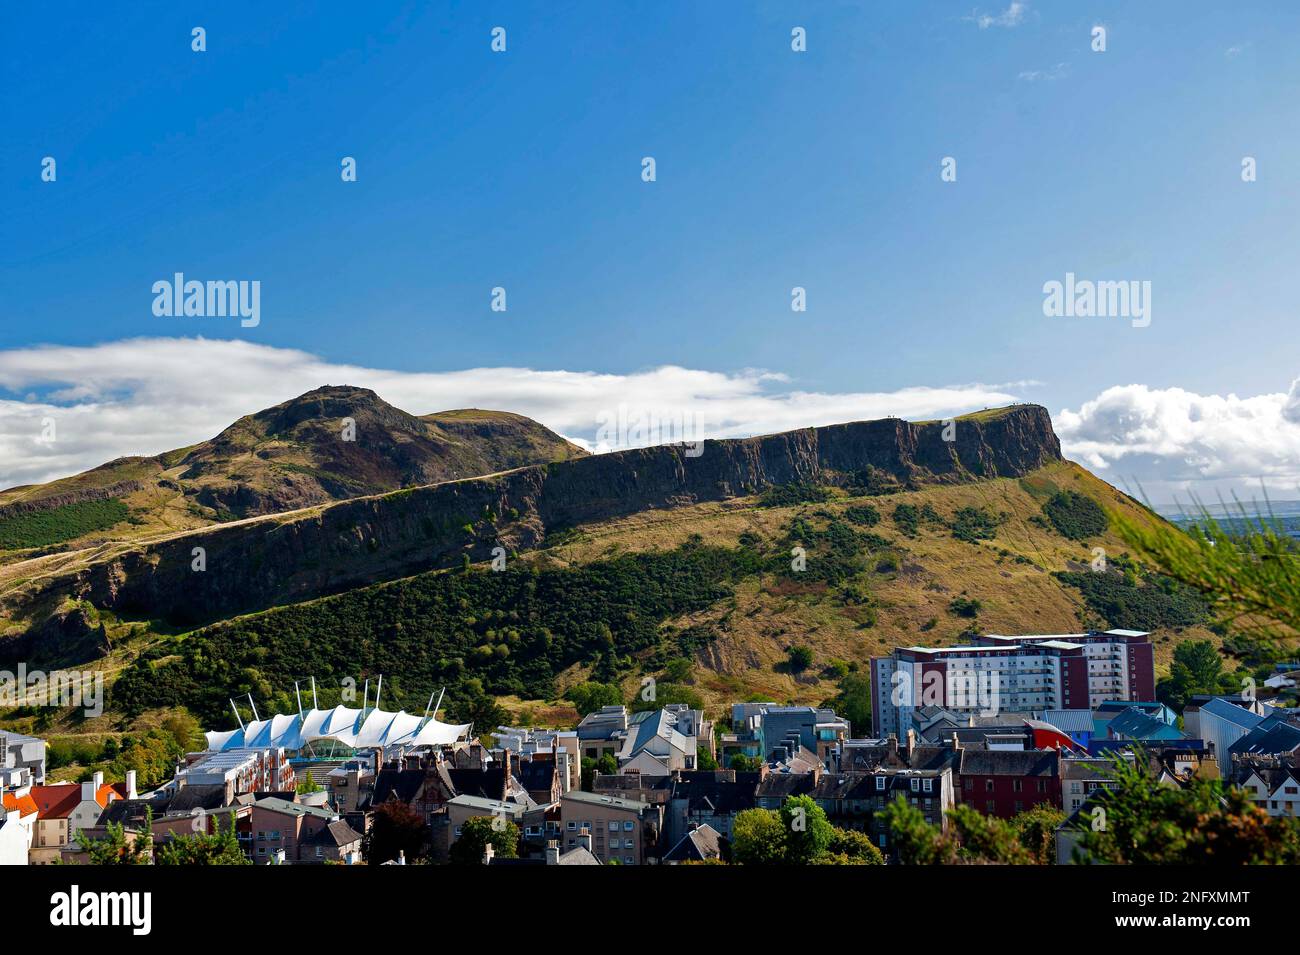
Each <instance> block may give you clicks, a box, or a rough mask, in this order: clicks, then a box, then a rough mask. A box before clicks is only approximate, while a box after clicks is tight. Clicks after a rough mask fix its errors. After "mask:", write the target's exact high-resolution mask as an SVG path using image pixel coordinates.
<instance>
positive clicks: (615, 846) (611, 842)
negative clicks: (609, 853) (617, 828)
mask: <svg viewBox="0 0 1300 955" xmlns="http://www.w3.org/2000/svg"><path fill="white" fill-rule="evenodd" d="M609 847H610V848H611V849H618V848H621V846H619V844H618V840H617V839H610V840H609Z"/></svg>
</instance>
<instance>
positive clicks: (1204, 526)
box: [1112, 511, 1300, 647]
mask: <svg viewBox="0 0 1300 955" xmlns="http://www.w3.org/2000/svg"><path fill="white" fill-rule="evenodd" d="M1112 521H1113V523H1114V524H1115V527H1116V531H1117V532H1118V533H1119V535H1120V536H1121V537H1122V538H1124V540H1125V542H1126V543H1127V544H1128V545H1129V546H1130V547H1131V548H1133V550H1134V552H1135V553H1137V554H1138V556H1139V557H1141V558H1143V559H1144V560H1147V561H1149V562H1151V563H1153V564H1155V565H1157V566H1159V567H1160V568H1161V569H1162V570H1163V571H1164V572H1165V573H1167V574H1168V575H1169V576H1170V577H1172V578H1173V579H1175V580H1177V581H1179V582H1180V583H1181V584H1182V585H1183V586H1185V587H1187V588H1190V589H1191V590H1193V591H1195V592H1196V593H1197V594H1199V595H1200V597H1201V598H1202V600H1203V601H1204V603H1205V604H1207V605H1208V606H1209V608H1210V609H1211V610H1212V611H1213V612H1214V613H1215V615H1216V616H1217V617H1218V619H1219V620H1221V621H1224V622H1226V623H1230V624H1233V625H1234V626H1236V627H1237V629H1238V630H1239V631H1240V634H1239V637H1238V639H1239V640H1245V639H1256V640H1266V641H1274V640H1276V641H1279V642H1281V643H1284V644H1289V645H1291V646H1292V647H1294V645H1295V642H1296V640H1297V636H1298V635H1300V553H1298V552H1297V547H1296V542H1295V540H1293V539H1292V538H1291V537H1289V536H1288V535H1286V534H1285V533H1284V532H1282V531H1281V530H1279V529H1278V528H1276V527H1274V526H1270V524H1269V523H1268V522H1267V521H1266V520H1265V519H1263V518H1254V519H1251V518H1247V516H1246V515H1245V513H1244V511H1243V515H1242V518H1241V519H1239V520H1236V521H1234V522H1233V524H1232V527H1230V528H1224V527H1221V526H1220V525H1219V524H1218V523H1217V522H1216V521H1215V520H1213V519H1212V518H1210V517H1209V515H1208V514H1207V515H1205V517H1204V518H1203V520H1202V521H1201V522H1200V523H1199V524H1198V525H1197V526H1194V527H1192V528H1190V529H1189V530H1188V531H1186V532H1184V531H1180V530H1179V529H1178V528H1176V527H1173V526H1172V525H1169V524H1164V523H1159V524H1156V523H1139V522H1138V521H1136V520H1133V519H1131V518H1128V517H1126V516H1123V515H1118V514H1115V515H1112ZM1148 629H1149V628H1148Z"/></svg>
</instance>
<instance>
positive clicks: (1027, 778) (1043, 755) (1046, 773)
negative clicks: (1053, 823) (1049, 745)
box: [957, 749, 1061, 819]
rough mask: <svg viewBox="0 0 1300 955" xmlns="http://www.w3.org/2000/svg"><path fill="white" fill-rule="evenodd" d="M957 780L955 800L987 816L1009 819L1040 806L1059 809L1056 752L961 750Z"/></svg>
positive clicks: (1058, 778) (1053, 750) (1057, 751)
mask: <svg viewBox="0 0 1300 955" xmlns="http://www.w3.org/2000/svg"><path fill="white" fill-rule="evenodd" d="M958 778H959V780H960V782H959V785H958V787H957V792H958V798H959V799H960V800H961V801H962V802H964V803H966V804H967V805H969V806H973V807H974V808H976V809H978V810H979V811H980V812H982V813H985V814H986V815H989V816H997V817H998V818H1000V819H1010V818H1011V817H1012V816H1015V815H1017V814H1019V813H1022V812H1024V811H1025V810H1027V809H1032V808H1034V807H1035V806H1038V805H1041V804H1043V803H1046V804H1047V805H1049V806H1055V807H1056V808H1057V809H1059V808H1061V756H1060V752H1059V750H1056V749H1048V750H1023V749H963V750H962V753H961V764H960V767H959V770H958Z"/></svg>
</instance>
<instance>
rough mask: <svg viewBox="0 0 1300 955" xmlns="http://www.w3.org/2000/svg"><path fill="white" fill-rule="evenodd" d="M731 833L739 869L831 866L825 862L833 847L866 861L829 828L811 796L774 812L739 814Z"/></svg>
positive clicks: (855, 843) (846, 839) (865, 855)
mask: <svg viewBox="0 0 1300 955" xmlns="http://www.w3.org/2000/svg"><path fill="white" fill-rule="evenodd" d="M731 833H732V836H731V858H732V861H733V862H736V863H739V864H740V865H807V864H810V863H817V862H834V861H836V860H830V859H827V858H826V856H827V854H828V851H831V847H832V846H835V847H836V849H835V850H834V851H836V852H837V853H839V854H842V855H845V856H849V855H850V854H852V855H854V856H856V857H859V858H862V859H863V861H864V862H865V861H866V860H867V858H868V857H869V853H867V851H866V850H865V849H864V848H863V847H862V845H861V844H860V843H859V842H858V841H856V840H854V839H853V837H852V836H851V835H848V834H844V833H842V832H841V831H840V830H837V829H836V828H835V827H834V826H832V825H831V824H830V822H829V821H828V820H827V818H826V812H825V810H823V809H822V808H821V806H819V805H817V802H816V800H814V799H813V798H812V797H811V796H791V797H789V798H788V799H786V801H785V804H784V805H783V806H782V807H781V808H780V810H779V811H776V812H774V811H772V810H770V809H746V810H744V811H743V812H739V813H737V814H736V818H735V820H734V821H733V823H732V827H731ZM868 845H870V843H868ZM873 848H874V847H873Z"/></svg>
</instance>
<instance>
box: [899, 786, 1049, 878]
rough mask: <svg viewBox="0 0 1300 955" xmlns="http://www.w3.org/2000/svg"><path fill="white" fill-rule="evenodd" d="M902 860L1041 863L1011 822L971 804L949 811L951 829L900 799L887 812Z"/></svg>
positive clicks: (916, 862) (912, 862)
mask: <svg viewBox="0 0 1300 955" xmlns="http://www.w3.org/2000/svg"><path fill="white" fill-rule="evenodd" d="M884 820H885V824H886V825H888V826H889V830H890V835H891V837H892V839H893V843H894V847H895V849H897V851H898V858H899V861H900V862H902V863H903V864H904V865H970V864H980V863H985V864H987V863H994V864H998V865H1032V864H1034V863H1036V862H1037V861H1038V860H1037V858H1036V857H1035V856H1034V854H1033V853H1031V852H1030V851H1029V850H1028V849H1026V848H1025V847H1024V845H1023V844H1022V843H1021V841H1020V837H1019V833H1018V832H1017V831H1016V829H1015V827H1013V826H1012V825H1011V824H1010V823H1008V822H1006V821H1005V820H1002V819H996V818H994V817H992V816H986V815H984V814H983V813H981V812H980V811H979V810H977V809H973V808H972V807H970V806H967V805H957V806H954V807H953V808H952V809H951V810H949V812H948V830H947V831H946V832H945V831H943V830H942V829H940V828H939V827H938V826H935V825H932V824H931V823H929V822H927V821H926V819H925V815H924V814H923V813H922V812H921V810H920V809H918V808H916V807H915V806H912V805H909V804H908V802H907V800H905V799H904V798H903V797H902V796H899V797H898V799H897V800H895V802H894V803H893V804H892V805H890V806H889V807H888V808H887V809H885V812H884Z"/></svg>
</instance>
